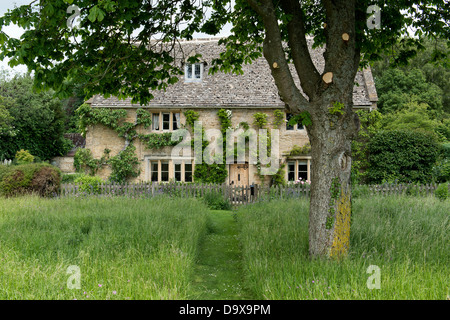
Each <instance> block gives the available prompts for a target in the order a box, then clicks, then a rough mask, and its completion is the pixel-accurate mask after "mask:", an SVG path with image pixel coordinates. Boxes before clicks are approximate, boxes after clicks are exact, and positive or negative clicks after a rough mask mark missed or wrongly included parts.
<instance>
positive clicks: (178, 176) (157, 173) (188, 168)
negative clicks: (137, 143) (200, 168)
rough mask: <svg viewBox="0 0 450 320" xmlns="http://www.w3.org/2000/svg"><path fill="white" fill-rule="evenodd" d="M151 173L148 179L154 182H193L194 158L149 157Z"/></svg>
mask: <svg viewBox="0 0 450 320" xmlns="http://www.w3.org/2000/svg"><path fill="white" fill-rule="evenodd" d="M147 161H148V167H147V168H148V169H149V171H150V172H149V175H148V176H147V177H148V178H147V179H150V180H151V181H153V182H168V181H171V180H174V181H177V182H192V180H193V179H192V177H193V174H192V171H193V164H192V159H188V158H186V159H178V160H170V159H167V158H166V159H147Z"/></svg>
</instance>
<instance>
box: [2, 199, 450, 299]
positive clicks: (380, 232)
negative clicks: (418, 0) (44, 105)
mask: <svg viewBox="0 0 450 320" xmlns="http://www.w3.org/2000/svg"><path fill="white" fill-rule="evenodd" d="M449 213H450V202H449V201H448V200H447V201H445V202H441V201H439V200H437V199H435V198H434V197H421V198H413V197H395V196H391V197H373V198H357V199H355V200H354V205H353V218H352V231H351V248H350V252H349V255H348V257H347V258H345V259H343V260H341V261H323V260H311V259H310V258H309V256H308V201H307V200H299V199H297V200H272V201H266V202H262V203H257V204H252V205H247V206H242V207H240V208H239V209H238V210H237V211H217V210H210V209H208V207H207V206H206V205H205V204H204V203H203V202H202V201H199V200H196V199H179V198H166V197H156V198H152V199H130V198H125V197H113V198H99V197H87V198H83V199H77V198H61V199H41V198H38V197H19V198H12V199H1V198H0V299H52V300H53V299H78V300H82V299H87V300H90V299H96V300H97V299H98V300H103V299H224V300H225V299H258V300H259V299H274V300H279V299H285V300H291V299H295V300H297V299H312V300H314V299H332V300H336V299H389V300H390V299H408V300H409V299H447V298H448V297H449V271H450V270H449V262H450V261H449V260H450V259H449V243H450V241H449V240H450V239H449V238H450V236H449V235H450V232H449V231H450V230H449V227H450V221H449ZM371 265H375V266H377V267H378V268H379V275H380V278H379V279H380V281H379V284H380V288H379V289H376V288H375V289H369V288H368V287H367V282H368V280H369V281H370V283H374V282H373V281H372V280H371V278H369V277H372V276H373V274H372V273H367V271H368V267H369V266H371ZM69 266H78V267H79V271H80V280H81V281H80V283H81V288H80V289H77V290H75V289H70V288H69V287H68V285H67V284H68V280H69V282H70V283H73V282H71V281H72V280H70V279H73V278H71V276H72V275H71V274H70V273H67V271H68V268H69Z"/></svg>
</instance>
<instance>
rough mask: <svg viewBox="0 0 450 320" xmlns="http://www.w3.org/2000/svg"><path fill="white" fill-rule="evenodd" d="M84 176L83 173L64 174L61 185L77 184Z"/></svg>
mask: <svg viewBox="0 0 450 320" xmlns="http://www.w3.org/2000/svg"><path fill="white" fill-rule="evenodd" d="M83 176H84V174H83V173H63V175H62V177H61V183H72V182H75V180H76V179H78V178H80V177H83Z"/></svg>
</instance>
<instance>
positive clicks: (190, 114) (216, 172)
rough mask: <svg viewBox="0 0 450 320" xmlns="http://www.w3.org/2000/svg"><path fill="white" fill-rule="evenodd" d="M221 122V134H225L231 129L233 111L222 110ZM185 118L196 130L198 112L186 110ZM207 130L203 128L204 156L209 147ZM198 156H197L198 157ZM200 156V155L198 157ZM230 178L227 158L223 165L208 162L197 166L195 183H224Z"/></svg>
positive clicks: (202, 150)
mask: <svg viewBox="0 0 450 320" xmlns="http://www.w3.org/2000/svg"><path fill="white" fill-rule="evenodd" d="M217 115H218V117H219V122H220V128H221V132H222V133H225V132H226V130H227V129H228V128H230V127H231V117H232V112H231V110H225V109H220V110H219V111H218V113H217ZM184 116H185V117H186V124H187V125H188V126H190V127H191V128H194V123H195V121H197V120H198V119H199V118H200V115H199V113H198V112H197V111H194V110H186V111H185V112H184ZM204 137H205V129H204V128H203V127H202V134H201V139H202V148H201V152H202V154H203V152H204V150H205V148H206V147H207V146H208V144H209V143H208V141H205V139H204ZM194 143H195V137H194V139H192V144H193V145H194ZM223 145H224V150H225V146H226V135H225V134H224V139H223ZM196 156H197V155H196ZM198 156H200V155H198ZM227 177H228V170H227V167H226V161H225V157H224V158H223V161H222V163H212V164H208V163H206V162H202V163H200V164H195V170H194V181H196V182H205V183H224V182H225V180H226V178H227Z"/></svg>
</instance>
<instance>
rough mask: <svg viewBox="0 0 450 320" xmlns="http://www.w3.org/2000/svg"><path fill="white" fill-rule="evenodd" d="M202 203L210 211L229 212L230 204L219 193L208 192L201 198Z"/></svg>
mask: <svg viewBox="0 0 450 320" xmlns="http://www.w3.org/2000/svg"><path fill="white" fill-rule="evenodd" d="M203 201H204V202H205V203H206V205H207V206H208V208H209V209H211V210H231V203H230V201H229V200H228V199H225V198H224V197H223V196H222V194H221V193H220V192H216V191H210V192H207V193H206V194H205V195H204V196H203Z"/></svg>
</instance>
